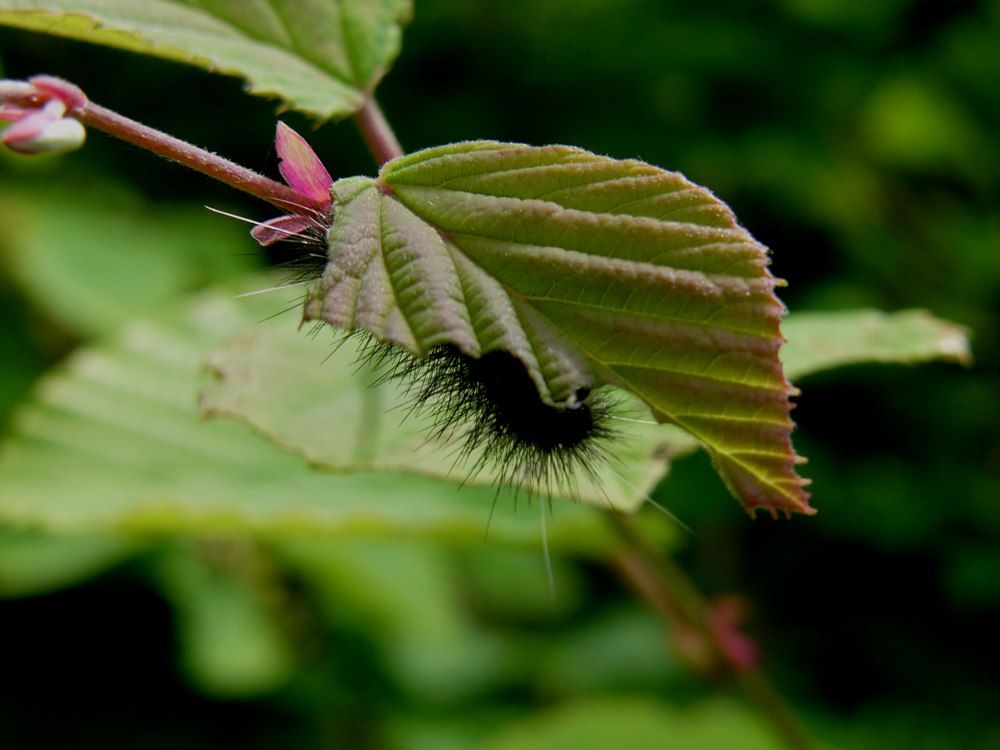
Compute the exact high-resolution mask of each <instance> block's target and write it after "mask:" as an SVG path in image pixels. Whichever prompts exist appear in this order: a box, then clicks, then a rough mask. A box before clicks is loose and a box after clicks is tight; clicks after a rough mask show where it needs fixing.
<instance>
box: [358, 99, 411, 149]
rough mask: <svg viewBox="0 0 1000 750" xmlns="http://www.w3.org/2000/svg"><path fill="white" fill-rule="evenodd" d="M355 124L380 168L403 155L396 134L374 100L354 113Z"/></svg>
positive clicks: (367, 102)
mask: <svg viewBox="0 0 1000 750" xmlns="http://www.w3.org/2000/svg"><path fill="white" fill-rule="evenodd" d="M354 123H355V125H357V126H358V130H360V131H361V137H362V138H364V139H365V143H366V144H367V146H368V150H369V151H371V153H372V156H374V157H375V161H377V162H378V165H379V166H382V165H383V164H385V163H386V162H387V161H390V160H392V159H396V158H398V157H400V156H402V155H403V148H402V146H400V145H399V141H398V140H397V139H396V134H395V133H393V132H392V127H391V126H390V125H389V121H388V120H386V119H385V115H384V114H383V113H382V109H381V108H380V107H379V106H378V102H376V101H375V100H374V99H373V98H371V97H368V99H367V100H366V101H365V105H364V106H363V107H362V108H361V109H359V110H358V111H357V112H355V113H354Z"/></svg>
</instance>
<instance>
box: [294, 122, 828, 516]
mask: <svg viewBox="0 0 1000 750" xmlns="http://www.w3.org/2000/svg"><path fill="white" fill-rule="evenodd" d="M333 192H334V195H335V200H336V205H337V211H336V215H335V218H334V222H333V225H332V227H331V228H330V232H329V235H328V237H329V241H330V257H331V261H330V264H329V265H328V267H327V269H326V272H325V274H324V277H323V280H322V282H321V283H318V284H316V285H315V286H314V287H313V288H312V289H311V290H310V292H309V298H308V299H307V302H306V316H305V317H306V319H307V320H323V321H326V322H328V323H330V324H331V325H333V326H334V327H336V328H342V329H347V330H356V329H363V330H366V331H369V332H370V333H372V334H373V335H374V336H375V337H376V338H378V339H380V340H382V341H388V342H391V343H395V344H398V345H400V346H402V347H405V348H406V349H408V350H410V351H411V352H413V353H414V354H415V355H418V356H421V355H425V354H427V353H428V352H429V351H430V350H431V349H432V348H434V347H436V346H441V345H444V344H448V345H451V346H454V347H456V348H457V349H458V350H460V351H461V352H463V353H464V354H466V355H469V356H473V357H479V356H481V355H483V354H485V353H488V352H492V351H497V350H503V351H507V352H510V353H511V354H513V355H514V356H516V357H517V358H518V359H520V360H521V362H522V363H523V364H524V366H525V368H526V370H527V372H528V374H529V375H530V377H531V379H532V380H533V381H534V383H535V385H536V387H537V389H538V392H539V394H540V395H541V397H542V399H543V400H544V401H546V402H547V403H550V404H553V405H560V404H566V403H568V402H570V401H571V400H572V399H573V398H574V397H575V394H576V393H577V392H578V391H579V390H580V389H586V390H587V391H588V392H589V391H590V389H591V388H592V387H594V386H599V385H601V384H610V385H615V386H618V387H620V388H622V389H624V390H626V391H628V392H630V393H632V394H634V395H635V396H637V397H638V398H640V399H642V401H643V402H644V403H645V404H646V405H647V406H648V407H649V409H650V410H651V411H652V414H653V416H654V418H655V419H656V420H657V421H659V422H665V423H669V424H673V425H676V426H678V427H680V428H682V429H683V430H685V431H686V432H687V433H689V434H690V435H692V436H693V437H694V438H696V439H697V440H698V441H699V442H700V443H702V444H703V445H704V446H705V447H706V448H707V450H708V451H709V453H710V454H711V456H712V458H713V461H714V463H715V466H716V468H717V470H718V471H719V473H720V474H721V476H722V478H723V479H724V480H725V482H726V484H727V485H728V486H729V487H730V489H731V490H732V491H733V493H734V494H735V495H736V497H737V498H739V499H740V500H741V501H742V502H743V503H744V504H745V505H746V507H747V508H748V509H750V510H751V511H753V510H755V509H757V508H764V509H766V510H768V511H770V512H771V513H776V512H778V511H784V512H786V513H791V512H810V511H811V509H810V508H809V505H808V495H807V494H806V493H805V491H804V490H803V480H802V479H801V478H800V477H799V476H798V475H797V474H796V471H795V466H796V464H798V463H799V462H800V461H801V459H799V457H798V456H796V455H795V452H794V450H793V449H792V446H791V441H790V438H789V435H790V432H791V429H792V424H791V421H790V419H789V416H788V413H789V409H790V404H789V396H790V395H791V392H792V389H791V387H790V386H789V385H788V382H787V381H786V380H785V377H784V375H783V372H782V368H781V363H780V361H779V359H778V348H779V346H780V345H781V342H782V339H781V335H780V332H779V319H780V317H781V315H782V314H783V311H784V308H783V307H782V305H781V303H780V302H779V301H778V299H777V298H776V297H775V295H774V287H775V280H774V278H773V277H772V276H771V275H770V273H769V272H768V270H767V263H768V259H767V251H766V249H765V248H764V247H763V246H762V245H760V244H759V243H757V242H756V241H755V240H754V239H753V237H751V236H750V234H749V233H748V232H746V230H744V229H743V228H742V227H740V226H739V224H738V223H737V222H736V219H735V217H734V216H733V214H732V212H731V211H730V210H729V208H728V207H727V206H726V205H725V204H723V203H722V202H721V201H719V200H718V199H716V198H715V197H714V196H713V195H712V194H711V193H710V192H709V191H708V190H705V189H704V188H701V187H698V186H697V185H694V184H693V183H691V182H689V181H687V180H686V179H685V178H684V177H683V176H681V175H679V174H676V173H673V172H667V171H665V170H662V169H659V168H657V167H653V166H651V165H649V164H645V163H642V162H638V161H619V160H615V159H610V158H607V157H600V156H596V155H594V154H591V153H588V152H586V151H583V150H581V149H576V148H570V147H565V146H548V147H540V148H539V147H531V146H523V145H517V144H505V143H495V142H485V141H475V142H465V143H458V144H453V145H449V146H442V147H439V148H433V149H428V150H425V151H421V152H418V153H415V154H411V155H409V156H405V157H402V158H400V159H396V160H393V161H391V162H389V163H388V164H386V165H385V166H384V167H383V169H382V172H381V174H380V176H379V177H378V178H377V179H367V178H360V177H355V178H349V179H345V180H340V181H339V182H337V183H336V184H335V185H334V187H333Z"/></svg>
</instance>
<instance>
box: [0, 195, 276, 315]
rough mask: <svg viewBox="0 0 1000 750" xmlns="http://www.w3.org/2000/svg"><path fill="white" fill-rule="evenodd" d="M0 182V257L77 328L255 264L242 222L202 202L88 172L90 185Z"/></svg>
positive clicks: (39, 299)
mask: <svg viewBox="0 0 1000 750" xmlns="http://www.w3.org/2000/svg"><path fill="white" fill-rule="evenodd" d="M4 182H5V183H8V182H9V183H13V184H4V185H3V186H2V190H0V225H2V226H4V227H6V230H5V231H4V233H3V237H2V238H0V262H2V263H3V265H4V267H5V270H9V272H10V274H11V275H12V276H13V277H14V278H15V279H16V280H17V281H18V283H19V284H20V286H21V287H22V288H23V289H24V291H25V292H26V294H27V296H29V297H30V298H31V299H32V300H33V301H34V302H35V304H36V305H37V306H38V308H39V309H41V310H44V311H45V314H46V315H47V316H50V317H52V318H54V319H56V320H58V321H59V322H60V323H61V324H62V325H63V326H64V327H65V328H66V329H68V330H70V331H73V332H75V333H78V334H80V335H91V334H97V333H102V332H105V331H111V330H114V329H116V328H118V327H119V326H121V325H122V324H123V323H124V322H125V321H127V320H130V319H132V318H135V317H139V316H142V315H147V314H150V313H151V312H153V311H155V310H157V309H160V308H162V307H163V305H164V304H166V303H169V302H171V301H173V300H175V299H178V298H180V297H182V296H184V295H186V294H189V293H191V292H192V291H194V290H196V289H198V288H202V287H205V286H207V285H209V284H210V283H212V282H215V281H220V280H224V279H227V278H232V277H233V276H234V275H237V274H241V273H245V272H247V271H248V270H250V269H251V268H253V267H254V266H256V265H257V262H256V261H255V260H251V256H249V255H248V254H247V253H246V243H247V233H246V231H245V230H244V229H243V228H242V227H240V226H237V225H236V224H235V223H234V222H232V221H228V220H225V219H222V218H221V217H218V216H213V215H212V214H209V213H208V212H206V211H205V210H204V209H203V208H201V207H194V206H183V205H177V204H171V203H167V202H164V201H158V202H157V203H156V204H155V205H154V204H152V203H148V202H144V201H142V200H140V199H139V198H138V197H137V196H135V195H134V194H132V193H130V192H129V191H127V190H123V189H122V188H121V187H120V186H119V185H116V184H115V183H113V182H106V181H105V182H101V181H97V180H94V179H91V180H90V189H88V190H80V189H78V188H71V189H69V188H67V187H66V186H65V185H64V184H63V183H62V181H61V179H57V178H56V177H54V176H53V177H52V179H51V180H49V181H48V182H46V183H45V184H44V185H36V186H32V187H28V188H26V187H23V186H20V185H18V184H17V183H16V182H14V181H13V180H11V181H7V180H5V181H4ZM69 182H70V183H72V182H73V181H72V180H69ZM140 247H141V252H137V248H140Z"/></svg>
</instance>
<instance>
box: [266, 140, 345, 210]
mask: <svg viewBox="0 0 1000 750" xmlns="http://www.w3.org/2000/svg"><path fill="white" fill-rule="evenodd" d="M274 145H275V149H276V150H277V152H278V156H279V157H280V158H281V162H280V164H279V165H278V169H280V170H281V176H282V177H284V178H285V182H287V183H288V184H289V185H290V186H291V187H293V188H295V189H296V190H298V191H299V192H300V193H302V194H303V195H305V196H306V197H308V198H309V199H311V200H312V201H314V202H316V203H319V204H320V205H322V206H329V204H330V202H331V198H330V186H331V185H333V178H332V177H330V173H329V172H327V171H326V167H324V166H323V163H322V162H321V161H320V160H319V157H318V156H316V152H315V151H313V150H312V148H311V147H310V146H309V144H308V143H306V140H305V138H303V137H302V136H301V135H299V134H298V133H296V132H295V131H294V130H292V129H291V128H290V127H288V126H287V125H285V123H283V122H279V123H278V132H277V135H276V136H275V138H274Z"/></svg>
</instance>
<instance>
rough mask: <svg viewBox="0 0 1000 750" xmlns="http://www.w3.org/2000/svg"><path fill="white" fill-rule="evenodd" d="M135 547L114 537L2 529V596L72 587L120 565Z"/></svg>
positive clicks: (25, 594) (0, 592)
mask: <svg viewBox="0 0 1000 750" xmlns="http://www.w3.org/2000/svg"><path fill="white" fill-rule="evenodd" d="M134 550H135V544H134V543H133V542H131V541H129V540H127V539H124V538H120V537H114V536H91V535H88V536H51V535H48V534H39V533H37V532H30V531H19V530H14V529H8V528H0V597H15V596H35V595H38V594H46V593H49V592H50V591H55V590H57V589H61V588H65V587H66V586H72V585H74V584H77V583H80V582H82V581H85V580H87V579H88V578H91V577H93V576H95V575H98V574H100V573H102V572H104V571H105V570H107V569H108V568H110V567H112V566H113V565H115V564H117V563H119V562H121V561H122V560H123V559H125V558H126V557H128V556H129V555H131V554H132V553H133V552H134Z"/></svg>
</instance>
